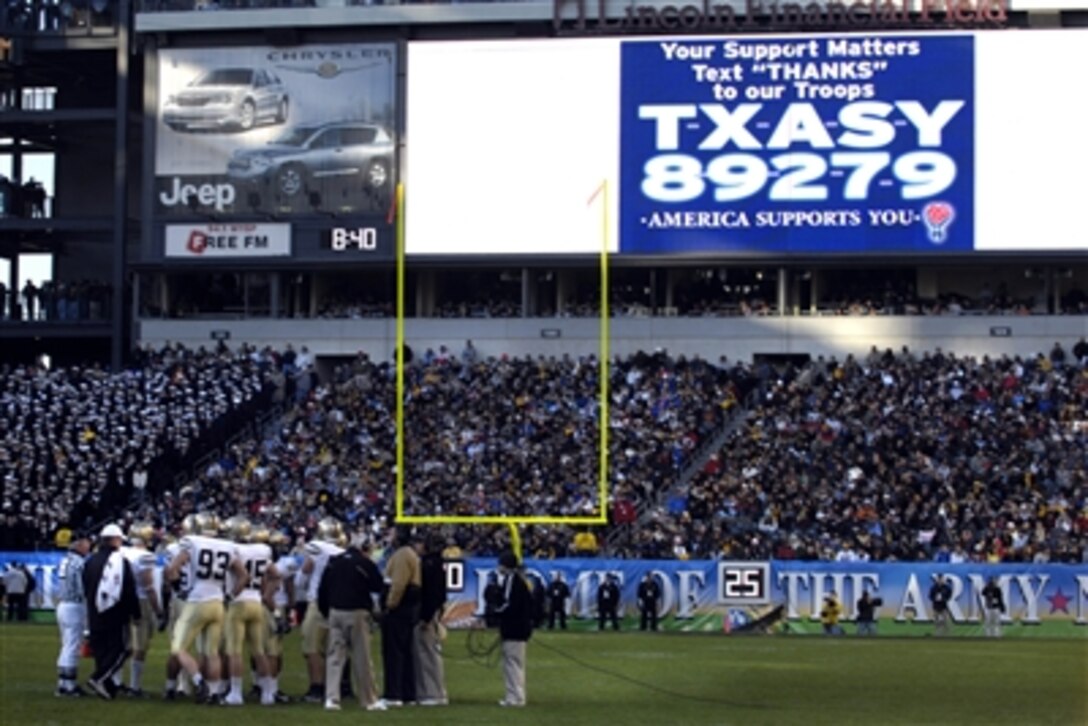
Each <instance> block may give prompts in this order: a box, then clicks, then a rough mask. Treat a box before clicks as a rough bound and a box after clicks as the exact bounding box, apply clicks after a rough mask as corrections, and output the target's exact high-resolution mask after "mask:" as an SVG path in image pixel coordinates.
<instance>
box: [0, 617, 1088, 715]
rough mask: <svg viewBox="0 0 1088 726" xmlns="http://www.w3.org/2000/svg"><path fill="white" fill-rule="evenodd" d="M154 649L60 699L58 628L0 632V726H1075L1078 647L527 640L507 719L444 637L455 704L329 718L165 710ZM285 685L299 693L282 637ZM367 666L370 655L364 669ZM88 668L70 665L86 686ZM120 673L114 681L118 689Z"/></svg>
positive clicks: (157, 648)
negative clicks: (136, 695) (140, 695)
mask: <svg viewBox="0 0 1088 726" xmlns="http://www.w3.org/2000/svg"><path fill="white" fill-rule="evenodd" d="M165 643H166V640H165V638H164V637H163V636H161V635H159V636H157V637H156V640H155V642H154V647H153V654H152V656H151V658H150V663H149V668H148V674H147V675H146V676H145V689H147V690H148V691H149V693H150V697H149V698H147V699H144V700H118V701H116V702H112V703H107V702H104V701H100V700H98V699H85V700H70V699H58V698H55V697H54V696H53V695H52V694H53V686H54V675H55V672H54V671H55V669H54V663H55V658H56V650H57V633H56V629H55V627H53V626H49V625H9V624H3V625H0V724H4V725H5V726H7V725H9V724H75V723H87V724H92V723H94V724H97V723H108V724H156V723H164V724H167V723H169V724H174V723H177V724H183V723H184V724H206V725H207V726H212V725H213V724H231V725H232V726H239V725H241V724H301V723H348V722H354V723H358V722H361V721H366V722H369V723H378V722H388V723H421V724H430V723H452V724H488V723H502V724H520V723H532V724H545V723H547V724H559V725H560V726H569V725H571V724H614V725H615V726H619V725H621V724H792V723H798V724H800V723H804V724H813V723H834V724H849V723H861V724H869V725H871V724H890V723H902V724H921V723H925V724H938V723H940V724H968V723H977V724H995V723H1008V724H1050V723H1053V724H1084V723H1088V642H1086V641H1084V640H1044V639H1017V640H1002V641H986V640H980V639H973V638H949V639H943V640H935V639H932V638H909V639H908V638H904V639H897V638H885V639H880V640H859V639H856V638H850V637H845V638H835V639H824V638H822V637H818V636H796V635H793V636H790V635H784V636H783V635H779V636H748V637H737V636H734V637H728V636H724V635H721V634H680V633H676V634H664V633H660V634H639V633H630V632H628V633H619V634H616V633H547V632H545V633H538V634H537V635H536V636H534V639H533V641H532V642H531V643H530V645H529V656H528V661H529V665H528V688H529V706H528V707H527V708H524V709H504V708H500V707H499V706H498V705H497V701H498V699H499V698H501V696H502V678H501V672H500V671H499V669H498V667H497V666H494V665H488V664H487V663H484V662H478V661H480V660H486V659H485V658H477V659H474V658H472V657H470V655H469V648H468V638H467V636H466V634H465V633H464V632H452V633H451V634H450V637H449V640H448V641H447V643H446V656H447V657H446V669H447V682H448V686H449V692H450V698H451V704H450V705H449V706H448V707H445V708H424V707H405V708H401V709H397V710H390V711H388V712H385V713H366V712H364V711H362V710H361V709H358V708H356V707H354V705H348V704H345V709H344V710H343V711H341V712H339V713H327V712H325V711H324V710H323V709H322V708H321V707H319V706H315V705H307V704H302V703H297V704H292V705H289V706H278V707H274V708H264V707H261V706H258V705H247V706H246V707H244V708H227V707H210V706H197V705H195V704H192V703H190V702H188V701H186V702H181V703H167V702H164V701H162V700H161V697H160V693H161V688H162V679H163V676H162V673H163V663H164V650H165ZM287 649H288V650H287V652H288V654H289V657H288V661H287V665H286V668H285V674H284V677H283V678H282V679H281V685H282V687H283V689H284V690H285V691H288V692H289V693H292V694H300V693H302V692H303V691H304V690H305V686H306V684H305V682H304V681H305V679H304V675H303V674H304V670H303V664H302V660H301V656H300V655H299V642H298V638H297V635H296V634H292V635H291V637H290V638H289V640H288V642H287ZM376 662H377V659H376ZM89 672H90V661H86V660H85V661H84V662H83V663H82V664H81V668H80V676H81V678H86V676H87V674H88V673H89ZM127 676H128V673H127V668H126V680H127Z"/></svg>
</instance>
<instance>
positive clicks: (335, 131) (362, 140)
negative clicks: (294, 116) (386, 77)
mask: <svg viewBox="0 0 1088 726" xmlns="http://www.w3.org/2000/svg"><path fill="white" fill-rule="evenodd" d="M392 169H393V139H392V137H390V135H389V132H387V131H386V130H385V129H384V128H382V127H381V126H378V125H376V124H365V123H349V122H340V123H330V124H323V125H316V126H296V127H295V128H293V129H291V130H289V131H286V132H284V134H283V135H282V136H280V137H279V138H278V139H273V140H272V141H269V142H268V144H267V145H266V146H264V147H259V148H256V149H239V150H238V151H235V152H234V156H233V157H231V160H230V162H228V164H227V175H228V176H230V177H231V179H233V180H234V181H235V182H239V183H249V184H263V185H265V186H272V187H273V189H274V191H275V193H276V194H277V195H279V196H280V197H281V198H286V199H290V198H294V197H296V196H298V195H299V194H301V193H302V192H303V191H305V190H306V189H307V187H308V186H311V182H316V181H325V180H327V179H330V178H337V177H344V178H350V179H360V180H361V181H362V182H363V183H364V184H365V186H366V187H367V188H370V189H374V190H379V189H382V188H384V187H385V186H387V185H388V184H389V182H390V180H391V179H392Z"/></svg>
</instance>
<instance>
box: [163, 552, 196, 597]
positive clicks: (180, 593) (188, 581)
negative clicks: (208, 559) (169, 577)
mask: <svg viewBox="0 0 1088 726" xmlns="http://www.w3.org/2000/svg"><path fill="white" fill-rule="evenodd" d="M180 554H181V543H180V542H172V543H170V544H168V545H166V565H167V566H168V567H169V566H170V564H171V563H172V562H173V561H174V558H175V557H177V556H178V555H180ZM192 564H193V563H192V562H190V563H189V564H187V565H185V567H182V568H181V569H180V570H179V571H178V581H177V582H178V585H177V590H176V591H175V593H174V597H176V598H177V599H179V600H182V601H184V600H186V599H187V598H188V597H189V590H190V589H191V588H192V586H193V573H192V572H191V570H192Z"/></svg>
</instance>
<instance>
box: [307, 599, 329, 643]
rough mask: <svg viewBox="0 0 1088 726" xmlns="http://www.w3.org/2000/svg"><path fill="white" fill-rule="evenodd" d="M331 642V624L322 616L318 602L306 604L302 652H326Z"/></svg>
mask: <svg viewBox="0 0 1088 726" xmlns="http://www.w3.org/2000/svg"><path fill="white" fill-rule="evenodd" d="M328 642H329V624H328V623H326V622H325V618H323V617H321V611H320V610H318V609H317V603H316V602H312V603H310V604H308V605H307V606H306V617H304V618H303V619H302V654H303V655H312V654H314V653H318V654H324V653H325V648H326V646H327V645H328Z"/></svg>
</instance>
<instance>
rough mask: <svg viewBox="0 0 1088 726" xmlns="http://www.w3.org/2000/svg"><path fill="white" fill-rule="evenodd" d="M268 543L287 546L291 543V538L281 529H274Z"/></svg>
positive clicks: (275, 545) (274, 545)
mask: <svg viewBox="0 0 1088 726" xmlns="http://www.w3.org/2000/svg"><path fill="white" fill-rule="evenodd" d="M268 544H270V545H272V546H273V547H287V546H288V545H289V544H291V539H290V538H289V537H288V536H287V535H285V534H284V533H283V532H281V531H280V530H278V529H274V530H272V532H271V533H270V534H269V535H268Z"/></svg>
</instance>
